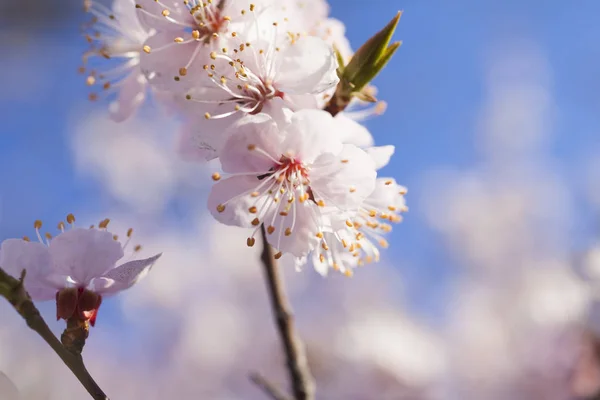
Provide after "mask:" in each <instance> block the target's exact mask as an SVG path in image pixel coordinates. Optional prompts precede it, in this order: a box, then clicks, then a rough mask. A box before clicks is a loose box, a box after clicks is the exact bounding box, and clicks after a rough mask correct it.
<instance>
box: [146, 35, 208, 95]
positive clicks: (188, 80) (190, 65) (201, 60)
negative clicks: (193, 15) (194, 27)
mask: <svg viewBox="0 0 600 400" xmlns="http://www.w3.org/2000/svg"><path fill="white" fill-rule="evenodd" d="M180 35H181V36H186V37H187V38H189V34H188V35H185V34H184V33H183V32H182V33H181V34H180ZM177 36H178V35H176V34H174V33H173V32H169V31H167V32H159V33H157V34H156V35H154V36H152V37H150V38H148V40H146V42H145V43H144V45H145V46H148V47H150V53H146V52H142V53H141V54H140V68H141V70H142V71H143V73H144V75H145V76H146V78H147V79H148V81H149V82H150V84H151V85H152V86H153V87H155V88H158V89H161V90H169V91H170V92H172V93H179V94H181V95H185V93H186V91H187V90H189V89H190V88H191V87H193V86H213V85H214V84H213V83H212V82H211V81H210V78H209V77H208V74H207V72H206V71H205V70H204V69H203V68H202V66H203V65H205V64H212V63H214V61H212V60H211V58H210V49H209V48H208V47H206V48H205V46H204V45H203V44H199V43H198V42H196V41H193V42H190V43H175V42H174V39H175V37H177ZM198 46H200V47H198ZM192 57H193V60H192ZM190 61H191V62H190ZM183 67H186V68H187V71H186V74H185V76H181V75H180V74H179V70H180V68H183ZM175 77H177V80H176V79H175Z"/></svg>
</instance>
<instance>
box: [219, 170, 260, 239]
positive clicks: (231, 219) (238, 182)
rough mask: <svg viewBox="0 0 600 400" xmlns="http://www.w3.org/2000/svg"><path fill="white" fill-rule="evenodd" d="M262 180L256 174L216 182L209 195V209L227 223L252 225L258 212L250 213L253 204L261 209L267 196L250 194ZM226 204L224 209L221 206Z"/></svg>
mask: <svg viewBox="0 0 600 400" xmlns="http://www.w3.org/2000/svg"><path fill="white" fill-rule="evenodd" d="M260 183H261V181H260V180H259V179H258V178H257V177H255V176H232V177H230V178H227V179H223V180H221V181H219V182H217V183H215V184H214V185H213V187H212V190H211V191H210V194H209V195H208V209H209V210H210V212H211V214H212V215H213V216H214V217H215V219H216V220H217V221H219V222H222V223H224V224H225V225H234V226H241V227H245V228H250V227H252V226H253V225H252V220H253V219H254V218H256V217H257V216H258V215H257V214H252V213H250V211H249V209H250V207H252V206H255V207H257V209H261V207H262V206H263V205H264V204H265V201H267V197H266V196H259V197H252V196H251V195H250V194H251V193H252V192H253V191H254V189H256V187H258V185H259V184H260ZM222 205H225V209H224V210H223V211H219V209H221V207H220V206H222Z"/></svg>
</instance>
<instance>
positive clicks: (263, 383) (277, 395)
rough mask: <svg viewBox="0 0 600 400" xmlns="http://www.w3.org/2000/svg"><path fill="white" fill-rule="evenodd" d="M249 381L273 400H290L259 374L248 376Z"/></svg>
mask: <svg viewBox="0 0 600 400" xmlns="http://www.w3.org/2000/svg"><path fill="white" fill-rule="evenodd" d="M250 380H251V381H252V382H254V383H255V384H256V386H258V387H260V388H261V389H262V390H263V391H264V392H265V393H266V394H267V395H268V396H269V397H271V398H272V399H273V400H290V398H289V397H288V396H287V395H285V394H284V393H281V391H280V390H279V389H278V388H277V387H276V386H275V385H274V384H273V383H271V382H269V380H268V379H267V378H265V377H264V376H263V375H261V374H259V373H252V374H250Z"/></svg>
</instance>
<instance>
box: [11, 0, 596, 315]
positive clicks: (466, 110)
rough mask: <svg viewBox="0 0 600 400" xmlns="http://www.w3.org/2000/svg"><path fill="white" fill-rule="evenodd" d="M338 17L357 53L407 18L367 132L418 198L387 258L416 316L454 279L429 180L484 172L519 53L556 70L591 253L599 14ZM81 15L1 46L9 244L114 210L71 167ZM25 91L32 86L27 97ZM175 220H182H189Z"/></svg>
mask: <svg viewBox="0 0 600 400" xmlns="http://www.w3.org/2000/svg"><path fill="white" fill-rule="evenodd" d="M331 9H332V15H333V16H334V17H336V18H338V19H340V20H342V21H343V22H344V23H345V24H346V26H347V35H348V37H349V39H350V41H351V43H352V45H353V47H354V48H357V47H358V46H359V45H360V44H361V43H362V42H364V41H365V40H366V39H367V38H368V37H369V36H370V35H371V34H372V33H374V32H375V31H376V30H378V29H379V28H381V27H382V26H383V25H384V24H385V23H386V22H387V21H388V20H389V19H390V18H392V17H393V15H394V14H395V12H396V11H397V10H399V9H402V10H404V15H403V16H402V19H401V21H400V24H399V27H398V31H397V33H396V38H397V39H399V40H402V41H403V45H402V47H401V48H400V50H399V51H398V52H397V54H396V56H395V58H394V59H393V60H392V62H391V63H390V64H389V66H388V67H387V68H386V69H385V70H384V71H383V73H382V74H381V75H380V76H379V77H378V78H377V80H376V82H375V83H376V85H377V86H378V87H379V97H380V98H381V99H383V100H386V101H387V102H388V104H389V108H388V112H387V113H386V114H385V115H383V116H382V117H380V118H378V119H374V120H371V121H370V122H369V123H368V127H369V128H370V130H371V131H372V132H373V134H374V136H375V138H376V141H377V142H378V143H380V144H388V143H391V144H394V145H395V146H396V155H395V157H394V158H393V159H392V162H391V163H390V165H389V166H388V167H386V169H385V170H384V173H386V174H389V175H392V176H394V177H396V178H397V180H398V181H399V182H401V183H403V184H405V185H406V186H407V187H408V188H409V196H408V202H409V206H410V213H408V214H407V216H406V218H405V222H404V223H403V224H402V225H401V226H398V227H396V228H395V230H394V233H393V235H392V239H391V240H390V241H391V243H392V249H391V250H390V251H389V252H388V253H387V254H386V258H387V259H388V260H390V261H392V262H394V263H397V264H398V268H404V270H403V272H402V273H403V274H404V276H405V277H406V282H407V287H408V297H409V298H410V299H411V303H412V304H413V306H414V307H416V308H417V309H419V310H426V311H428V312H432V313H435V312H436V310H438V309H439V308H440V307H441V303H442V302H443V300H442V299H443V296H441V297H440V296H439V294H440V293H443V291H444V290H445V288H446V283H447V282H448V280H449V279H450V278H451V277H452V276H453V275H454V274H455V272H456V270H455V269H454V268H455V267H456V266H453V263H452V260H450V259H449V258H448V255H447V252H446V251H445V249H444V246H443V243H442V241H441V239H440V237H439V235H438V234H436V233H435V232H433V231H432V230H431V228H429V227H428V225H427V223H426V222H425V217H424V210H423V209H422V206H421V203H420V200H421V197H420V196H421V194H422V191H421V188H422V178H423V175H424V173H425V172H426V171H429V170H432V169H436V168H438V167H443V166H450V167H454V168H458V169H469V168H473V167H474V166H476V165H477V163H478V162H479V161H480V160H481V155H480V153H479V152H478V150H477V145H476V143H477V141H476V138H475V135H476V123H477V117H478V115H479V113H480V111H481V105H482V103H483V101H484V99H485V96H486V87H485V80H486V69H487V67H488V66H487V63H488V61H489V58H490V55H494V54H496V52H497V51H498V49H500V50H502V49H509V50H510V48H511V46H513V43H518V42H521V41H523V40H525V41H530V42H533V43H535V45H536V46H537V47H539V49H540V51H541V52H542V53H543V55H544V57H545V59H546V60H547V61H548V63H549V66H550V69H551V75H552V79H551V82H552V89H551V90H552V95H553V100H554V103H555V107H556V108H555V110H556V115H554V116H553V117H554V119H555V123H554V124H553V139H552V141H551V144H550V148H549V150H548V151H549V155H550V156H551V157H552V159H553V160H554V161H556V163H557V164H556V169H557V170H558V171H559V173H560V174H561V176H564V177H565V178H566V181H567V182H568V183H569V187H567V188H566V190H569V191H572V192H573V193H574V194H575V201H576V202H577V204H578V205H579V207H578V212H577V213H576V215H575V220H576V221H575V225H574V226H575V227H576V229H575V230H574V232H573V238H574V243H573V246H574V247H577V246H581V245H582V243H586V242H587V241H589V240H591V235H592V234H593V233H594V224H593V223H592V222H591V219H592V218H594V214H593V211H594V210H593V207H592V206H591V205H590V204H589V202H588V201H587V200H586V198H585V197H584V196H583V194H582V192H583V190H582V185H583V181H582V177H581V174H580V172H581V168H582V160H583V159H586V158H590V157H592V156H593V154H594V151H595V152H596V153H597V152H598V150H600V149H599V147H600V145H599V141H598V131H599V129H598V128H600V114H599V113H598V112H597V110H598V108H599V107H600V90H598V89H600V78H599V77H598V76H599V75H598V71H600V46H599V45H598V41H597V38H598V37H600V25H599V24H598V23H597V15H598V14H599V13H600V3H598V2H596V1H593V0H588V1H585V0H583V1H577V2H574V1H571V2H558V1H541V0H532V1H517V0H514V1H491V0H489V1H482V0H462V1H460V0H458V1H451V2H450V1H442V0H438V1H395V0H372V1H370V2H365V1H353V0H337V1H336V0H332V1H331ZM73 15H74V16H77V18H76V19H71V20H68V21H65V23H64V24H56V25H58V26H54V27H47V26H40V27H39V30H36V27H26V29H27V30H28V33H33V35H32V36H28V35H25V34H23V36H22V37H21V36H19V35H17V33H18V27H14V28H15V29H16V30H12V31H10V32H9V31H4V32H2V31H1V30H0V32H2V33H3V35H2V40H1V41H0V46H2V47H4V48H5V52H8V56H7V57H6V56H5V57H3V62H2V64H1V68H2V72H3V74H2V75H3V76H2V77H0V84H1V86H2V87H3V88H7V89H3V93H0V110H1V111H0V115H1V116H2V119H1V120H2V125H1V127H0V170H1V171H3V173H2V174H0V188H1V189H0V239H4V238H8V237H15V236H17V237H18V236H22V235H24V234H30V230H31V226H32V221H33V220H35V219H37V218H41V219H44V220H47V221H58V220H60V219H61V218H62V217H63V216H64V215H65V214H66V213H68V212H70V211H74V210H75V211H79V212H82V211H84V212H90V213H101V212H102V210H103V209H108V208H111V207H113V206H114V203H113V202H112V200H111V199H110V198H109V197H107V196H105V195H104V194H103V190H102V188H101V187H100V186H99V185H97V184H96V182H93V181H89V179H88V178H85V177H82V176H81V175H78V174H77V173H76V172H75V167H74V164H73V161H72V160H73V157H72V154H71V149H70V147H69V139H68V135H69V132H70V131H71V127H72V125H73V122H74V121H73V119H74V116H73V110H74V109H77V110H81V112H86V111H85V110H91V109H92V106H87V105H82V103H85V101H86V93H87V92H86V88H85V86H84V83H83V79H82V77H81V76H80V75H78V74H77V72H76V70H77V67H78V66H79V62H80V57H81V54H82V52H83V51H84V50H85V43H84V40H83V39H82V38H81V37H80V36H79V33H78V32H79V25H80V23H81V22H82V21H83V16H82V15H79V14H76V13H75V14H73ZM7 34H8V35H9V36H7ZM4 60H7V61H4ZM23 80H25V81H29V80H32V81H33V82H34V83H35V85H34V87H33V88H32V89H31V88H30V89H26V90H25V92H24V93H21V90H20V85H19V83H18V82H23ZM510 134H511V132H506V135H510ZM171 211H172V210H171ZM168 212H169V211H167V213H168ZM559 212H560V211H559ZM175 214H176V215H179V216H180V217H181V218H182V220H184V219H185V215H181V214H182V213H181V211H180V210H179V211H178V212H177V213H175ZM424 265H425V266H427V267H426V268H424V267H423V266H424ZM423 291H425V293H426V295H425V296H422V295H419V296H417V293H421V294H422V293H423Z"/></svg>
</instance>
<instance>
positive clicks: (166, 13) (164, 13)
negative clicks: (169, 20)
mask: <svg viewBox="0 0 600 400" xmlns="http://www.w3.org/2000/svg"><path fill="white" fill-rule="evenodd" d="M161 14H162V16H163V17H168V16H169V14H171V12H170V11H169V10H162V12H161Z"/></svg>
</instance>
